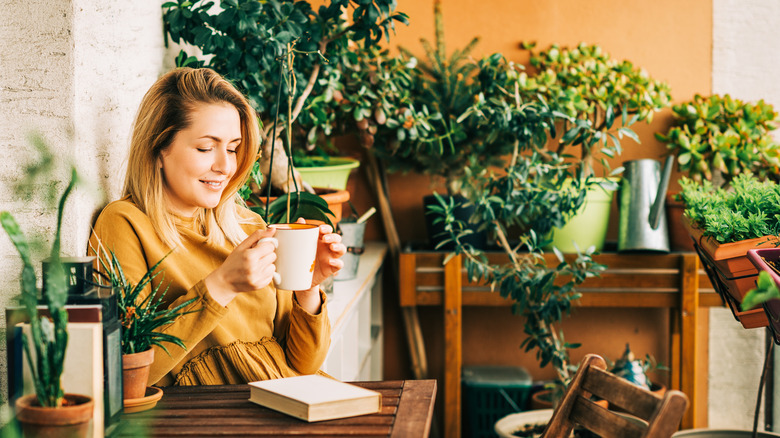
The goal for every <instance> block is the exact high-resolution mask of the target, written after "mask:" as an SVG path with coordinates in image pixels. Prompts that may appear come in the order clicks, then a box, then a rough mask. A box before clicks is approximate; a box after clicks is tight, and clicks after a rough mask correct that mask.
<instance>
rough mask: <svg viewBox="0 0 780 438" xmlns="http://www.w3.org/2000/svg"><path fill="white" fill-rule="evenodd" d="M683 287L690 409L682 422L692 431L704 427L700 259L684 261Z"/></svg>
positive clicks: (684, 374)
mask: <svg viewBox="0 0 780 438" xmlns="http://www.w3.org/2000/svg"><path fill="white" fill-rule="evenodd" d="M681 270H682V274H683V275H682V284H681V285H680V291H681V295H682V297H681V300H682V301H681V303H680V318H681V321H680V362H681V372H680V389H681V390H682V392H684V393H685V394H686V395H687V396H688V400H689V404H688V410H687V411H686V412H685V416H684V417H683V420H682V428H683V429H689V428H694V427H701V426H704V425H697V424H696V410H697V409H698V403H697V402H698V400H697V398H696V389H697V388H696V371H697V366H698V360H697V357H698V356H697V349H698V348H699V346H698V342H697V339H696V328H697V325H698V321H699V258H698V257H697V256H696V255H695V254H686V255H684V256H683V261H682V266H681Z"/></svg>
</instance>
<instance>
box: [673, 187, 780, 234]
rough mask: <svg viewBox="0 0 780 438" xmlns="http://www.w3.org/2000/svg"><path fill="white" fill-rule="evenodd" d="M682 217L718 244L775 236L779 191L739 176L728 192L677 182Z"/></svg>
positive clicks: (779, 212) (779, 221) (778, 222)
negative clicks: (683, 206) (682, 203)
mask: <svg viewBox="0 0 780 438" xmlns="http://www.w3.org/2000/svg"><path fill="white" fill-rule="evenodd" d="M680 186H681V187H682V192H681V197H682V200H683V202H685V215H686V216H688V217H689V218H690V219H691V220H692V221H693V223H694V224H696V226H697V227H699V228H701V229H702V230H703V235H704V236H711V237H712V238H714V239H715V240H717V241H718V242H720V243H729V242H737V241H740V240H745V239H753V238H757V237H763V236H769V235H776V234H777V232H778V230H780V187H779V186H778V185H777V183H775V182H773V181H759V180H758V178H756V177H755V176H753V175H751V174H749V173H746V174H745V173H743V174H740V175H738V176H737V177H736V178H734V180H733V181H732V182H731V188H730V189H729V190H726V189H724V188H722V187H720V188H715V187H714V186H713V184H712V183H711V182H710V181H707V180H704V181H702V182H697V181H694V180H692V179H690V178H687V177H683V178H682V179H681V180H680Z"/></svg>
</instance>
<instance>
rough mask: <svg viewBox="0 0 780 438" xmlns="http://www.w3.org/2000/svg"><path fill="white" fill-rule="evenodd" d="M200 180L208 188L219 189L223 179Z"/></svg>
mask: <svg viewBox="0 0 780 438" xmlns="http://www.w3.org/2000/svg"><path fill="white" fill-rule="evenodd" d="M200 182H202V183H203V184H205V185H206V187H208V188H210V189H215V190H216V189H221V188H222V186H223V183H224V181H203V180H201V181H200Z"/></svg>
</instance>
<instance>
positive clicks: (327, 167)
mask: <svg viewBox="0 0 780 438" xmlns="http://www.w3.org/2000/svg"><path fill="white" fill-rule="evenodd" d="M358 166H360V161H358V160H356V159H354V158H347V157H331V158H330V159H329V160H328V161H327V162H323V165H322V166H316V167H298V166H296V167H295V170H297V171H298V172H300V174H301V178H302V179H303V180H304V181H306V182H307V183H309V184H310V185H311V186H312V187H323V188H329V189H337V190H345V189H346V188H347V180H348V179H349V174H350V172H351V171H352V169H355V168H357V167H358Z"/></svg>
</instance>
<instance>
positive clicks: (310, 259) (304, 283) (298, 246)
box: [260, 223, 320, 290]
mask: <svg viewBox="0 0 780 438" xmlns="http://www.w3.org/2000/svg"><path fill="white" fill-rule="evenodd" d="M268 227H269V228H273V229H275V230H276V233H274V237H265V238H263V239H260V241H261V242H262V241H273V242H274V246H275V247H276V250H275V252H276V262H275V263H274V264H275V265H276V272H275V273H274V284H275V285H276V287H277V288H279V289H285V290H307V289H310V288H311V280H312V275H313V274H314V263H315V260H316V257H317V240H319V236H320V227H319V225H313V224H299V223H293V224H273V225H269V226H268Z"/></svg>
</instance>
